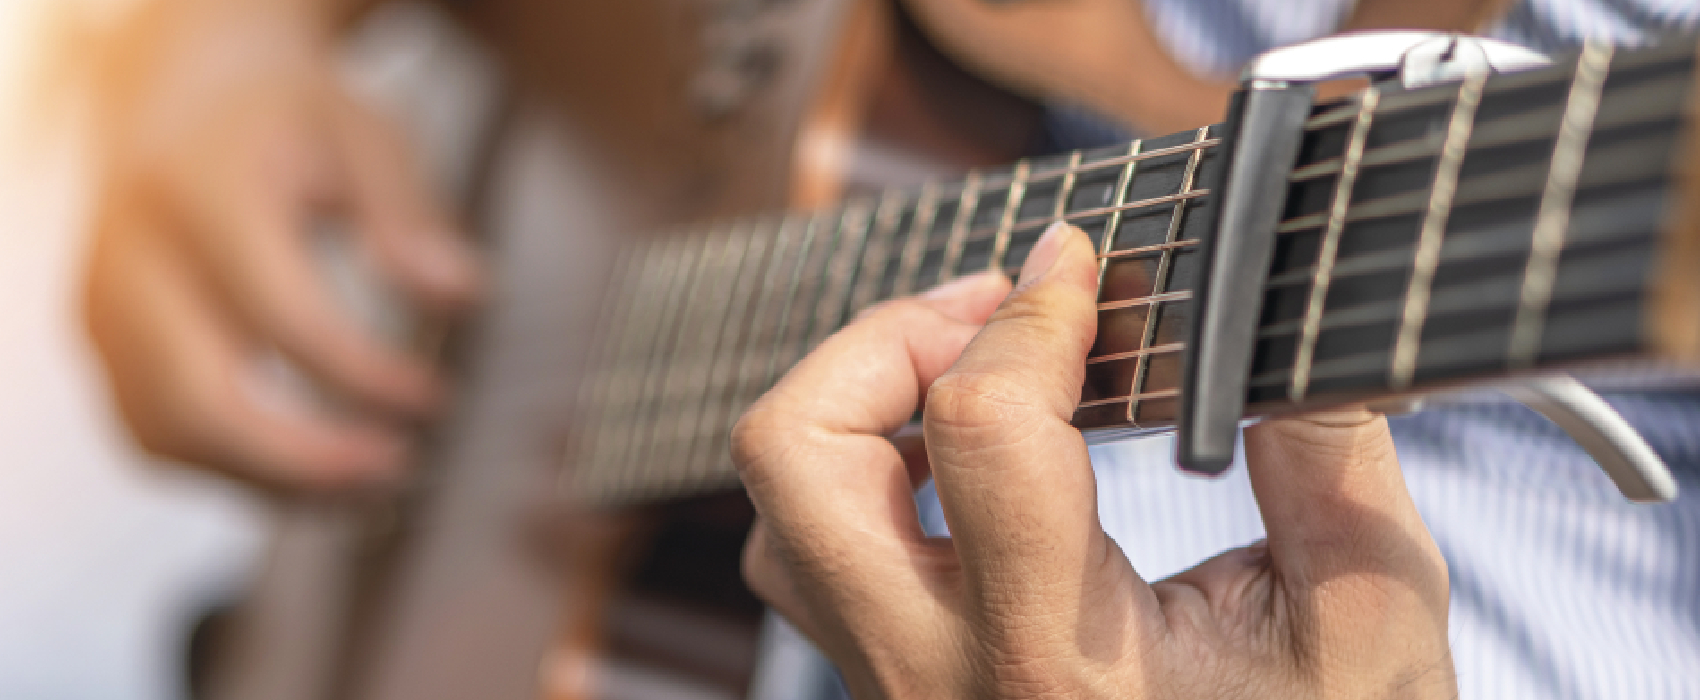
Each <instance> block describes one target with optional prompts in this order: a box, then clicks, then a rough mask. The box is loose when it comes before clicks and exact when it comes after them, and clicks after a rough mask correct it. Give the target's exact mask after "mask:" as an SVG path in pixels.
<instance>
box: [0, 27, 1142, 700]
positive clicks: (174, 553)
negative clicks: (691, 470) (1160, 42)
mask: <svg viewBox="0 0 1700 700" xmlns="http://www.w3.org/2000/svg"><path fill="white" fill-rule="evenodd" d="M0 13H3V14H0V32H3V33H4V35H3V37H0V221H3V222H4V225H3V226H0V229H3V230H4V234H3V235H0V241H3V243H0V246H3V248H0V266H3V268H0V269H3V272H0V280H3V284H0V287H3V288H4V289H5V290H6V293H7V297H6V299H4V300H3V302H0V348H4V349H3V350H0V352H3V353H4V354H3V356H0V387H3V390H0V467H3V468H0V697H5V698H20V699H23V698H90V699H93V698H162V699H163V698H186V697H207V698H213V697H233V698H272V697H275V698H311V697H322V698H333V697H334V698H356V697H359V698H365V697H398V698H400V697H407V698H430V697H443V698H448V697H473V696H476V697H538V696H539V695H543V696H548V697H560V698H576V697H606V698H619V697H630V698H730V697H743V696H745V695H746V694H748V693H752V692H758V693H759V692H765V693H767V694H768V696H770V697H783V696H787V695H792V696H795V692H796V691H795V689H791V690H788V689H787V686H785V681H783V678H784V677H786V674H785V673H781V674H780V675H779V676H776V677H777V678H780V679H781V680H776V681H769V682H768V687H767V689H766V690H765V691H764V690H762V689H761V688H757V687H756V686H758V685H760V684H759V683H756V682H755V681H754V679H755V675H756V673H757V671H756V666H757V663H756V659H757V656H758V647H759V646H760V645H761V644H762V643H763V642H762V641H761V632H760V630H761V625H762V617H761V616H762V612H761V608H760V606H759V604H757V603H756V601H755V600H754V599H753V598H752V597H751V596H750V594H749V593H748V592H747V591H746V590H745V589H744V588H743V586H742V583H741V582H740V581H739V579H738V576H737V568H736V567H737V553H738V550H739V547H740V546H741V542H742V538H743V535H744V532H745V530H746V528H747V524H748V520H749V517H750V513H749V510H748V507H747V505H745V504H744V502H743V499H742V497H741V496H740V495H737V494H735V493H733V492H731V491H729V490H728V489H726V488H724V485H722V486H721V487H720V488H717V489H713V490H712V493H710V494H708V495H697V496H693V497H691V498H683V499H670V500H669V501H667V502H666V503H665V504H664V505H656V506H649V507H644V508H637V509H627V510H624V511H620V512H585V511H582V510H581V509H579V508H576V507H575V506H573V505H572V503H571V502H570V499H569V498H567V497H565V496H562V495H561V491H562V489H561V487H560V485H559V484H560V482H561V480H562V472H563V470H564V469H567V468H568V467H567V465H565V464H564V463H563V462H564V460H565V459H566V457H565V455H567V454H568V453H569V451H568V449H567V447H566V442H567V441H568V439H569V436H570V425H571V417H570V409H571V405H572V401H573V397H574V395H575V392H576V389H577V386H578V384H579V379H580V376H581V375H582V372H583V365H584V363H585V358H586V356H587V354H588V352H589V345H590V343H589V336H590V335H591V330H590V329H591V327H592V325H593V322H594V319H595V315H596V311H597V309H598V308H599V303H600V302H601V301H602V289H603V286H604V284H605V282H606V280H607V278H608V275H609V268H610V266H611V258H612V254H613V251H614V250H615V249H616V248H617V246H618V244H619V242H620V241H622V240H629V239H630V238H629V237H631V236H637V235H641V234H642V232H645V231H655V230H664V229H666V228H668V227H670V226H675V227H676V226H678V225H681V224H684V223H687V222H691V221H697V220H701V219H704V218H709V217H724V216H728V215H740V214H749V213H753V212H760V211H769V210H775V209H780V208H784V207H812V206H818V205H821V204H823V203H828V202H831V201H833V200H835V199H836V198H837V197H839V196H840V194H841V193H843V192H845V191H855V190H863V191H866V190H871V189H873V188H877V187H882V186H886V185H893V184H913V183H916V182H919V181H921V180H923V179H925V178H927V177H931V176H937V175H951V174H955V173H958V172H961V171H963V170H965V169H966V168H969V167H973V166H976V165H986V164H996V163H1003V162H1006V161H1009V160H1012V159H1014V158H1016V157H1019V156H1020V155H1022V154H1025V153H1028V152H1032V151H1034V150H1035V149H1050V150H1054V149H1055V148H1056V147H1058V146H1057V144H1047V143H1044V142H1043V140H1044V139H1045V138H1046V136H1045V134H1044V129H1043V128H1042V126H1043V124H1042V122H1043V116H1042V113H1041V110H1040V109H1039V108H1038V106H1037V103H1036V102H1034V101H1032V100H1030V99H1028V98H1025V97H1020V96H1017V95H1016V94H1014V93H1012V92H1009V91H1006V90H1004V89H1002V88H996V87H993V86H992V85H991V84H990V83H988V82H986V81H984V80H982V79H980V78H977V77H974V76H972V75H971V74H970V73H969V72H967V71H965V70H964V69H962V68H960V67H959V66H958V65H957V64H956V63H955V62H954V61H952V60H950V59H947V58H945V57H944V55H943V54H942V53H940V52H939V51H938V49H937V48H935V46H934V45H933V44H932V43H931V42H930V41H928V40H926V39H925V38H924V37H923V35H922V33H921V31H920V30H919V28H918V27H917V25H916V24H915V22H914V20H913V19H912V18H910V17H909V16H908V15H907V14H905V13H904V12H903V11H902V10H900V9H899V8H898V7H896V6H895V5H892V4H889V3H886V2H883V1H873V0H869V1H860V0H857V1H852V0H843V1H841V0H643V1H641V2H620V3H594V2H582V3H580V2H565V3H556V2H546V1H536V2H531V1H525V0H518V1H497V2H467V1H449V0H445V1H444V2H440V3H431V2H337V1H334V0H326V1H322V2H321V1H319V0H236V1H231V2H226V1H225V0H205V1H202V0H7V1H6V2H5V3H4V4H0ZM969 115H974V118H968V116H969ZM1114 135H1115V134H1114V133H1113V130H1112V131H1111V132H1108V133H1107V134H1099V135H1098V136H1097V138H1100V139H1102V138H1113V137H1114ZM421 251H423V252H421ZM473 309H476V311H471V310H473ZM450 397H452V400H451V399H450ZM771 634H775V633H770V636H771ZM777 634H781V635H783V634H784V631H783V630H781V631H780V632H778V633H777ZM787 639H789V642H787ZM786 643H789V644H791V645H792V646H793V647H797V648H799V649H804V651H800V652H797V653H792V654H790V655H789V656H787V654H786V653H784V652H780V653H778V654H777V656H776V658H779V659H780V665H781V666H784V665H785V664H786V663H789V664H790V668H791V671H790V674H791V676H794V677H799V678H805V679H807V678H808V673H805V671H806V672H810V673H812V672H813V671H814V670H816V669H815V668H814V667H813V666H810V664H815V665H817V666H818V664H819V660H818V659H817V658H814V657H811V656H809V655H808V653H807V652H806V645H804V646H797V645H798V644H799V642H798V641H797V640H796V639H793V638H786V639H778V640H777V641H776V640H772V639H770V640H769V641H768V642H767V644H768V646H769V647H775V645H778V646H781V647H783V646H785V644H786ZM770 656H773V654H770ZM787 659H789V661H787ZM799 664H801V665H800V666H799ZM799 669H802V670H799ZM798 674H802V675H798ZM804 682H806V683H807V682H818V681H811V680H805V681H804ZM776 684H777V685H776ZM775 693H778V695H774V694H775Z"/></svg>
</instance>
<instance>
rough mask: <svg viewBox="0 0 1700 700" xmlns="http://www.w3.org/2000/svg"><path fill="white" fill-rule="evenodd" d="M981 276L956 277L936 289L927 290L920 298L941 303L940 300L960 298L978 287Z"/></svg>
mask: <svg viewBox="0 0 1700 700" xmlns="http://www.w3.org/2000/svg"><path fill="white" fill-rule="evenodd" d="M982 276H983V275H979V274H975V275H969V276H967V277H958V278H956V279H953V280H951V281H949V282H946V283H944V284H941V285H939V286H937V287H933V288H932V289H929V290H927V291H925V292H922V293H921V298H922V299H930V300H933V301H941V300H944V299H955V298H956V297H959V296H962V295H963V294H965V293H967V291H968V290H970V289H973V288H974V287H976V286H978V285H979V284H980V283H981V282H982V281H983V280H981V279H980V278H981V277H982Z"/></svg>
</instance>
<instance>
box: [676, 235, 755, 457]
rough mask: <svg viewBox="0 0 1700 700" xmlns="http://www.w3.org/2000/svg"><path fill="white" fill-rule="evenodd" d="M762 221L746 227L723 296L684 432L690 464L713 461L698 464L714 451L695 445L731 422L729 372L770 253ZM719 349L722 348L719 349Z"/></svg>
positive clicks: (739, 353) (745, 336)
mask: <svg viewBox="0 0 1700 700" xmlns="http://www.w3.org/2000/svg"><path fill="white" fill-rule="evenodd" d="M766 229H767V226H766V224H756V225H753V226H752V227H751V228H750V229H748V230H747V231H746V234H745V235H746V236H747V237H748V238H747V242H746V244H745V246H744V258H743V259H742V260H740V261H739V266H738V269H737V271H736V272H735V273H734V274H735V275H736V277H735V280H734V283H733V285H732V290H731V293H730V294H729V296H728V299H727V313H726V314H725V315H724V316H723V317H722V322H721V332H720V334H719V337H718V338H717V339H716V341H715V343H716V350H715V353H714V356H715V359H714V360H713V362H712V363H711V364H710V367H709V372H708V378H707V380H706V382H705V384H704V389H703V400H702V408H701V409H700V410H699V412H698V418H697V421H696V423H697V425H696V427H695V429H693V430H692V431H691V433H690V434H689V435H688V436H687V439H688V441H689V442H688V448H687V450H686V455H687V456H688V457H689V458H690V465H689V466H690V468H691V469H693V470H694V469H697V468H699V466H700V468H710V467H712V466H713V464H708V465H700V462H701V460H702V459H704V458H714V459H718V454H717V452H715V451H713V450H708V449H705V448H703V447H699V443H700V442H701V438H702V435H703V434H704V433H705V432H706V433H712V432H713V431H720V430H729V429H730V428H731V425H730V424H729V422H728V421H727V420H726V416H727V414H728V413H729V412H730V411H729V409H730V408H731V406H730V405H729V404H730V402H731V400H732V399H733V396H732V387H731V386H729V384H730V383H731V381H732V379H733V376H735V375H733V372H735V371H736V368H737V367H739V366H741V365H742V362H741V360H742V359H743V356H744V354H745V353H747V352H748V348H747V347H746V344H747V343H748V342H749V338H750V332H749V330H750V327H751V326H752V325H753V322H754V316H753V314H752V313H751V311H752V306H753V305H754V303H755V296H756V294H757V293H758V292H759V288H760V285H759V284H757V283H756V282H757V281H758V280H765V279H766V276H767V275H766V271H767V269H768V266H769V257H770V256H771V255H772V253H773V247H774V246H772V245H770V244H769V243H770V240H769V239H770V234H769V233H768V231H767V230H766ZM721 349H724V350H725V351H724V352H722V350H721Z"/></svg>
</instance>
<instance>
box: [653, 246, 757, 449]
mask: <svg viewBox="0 0 1700 700" xmlns="http://www.w3.org/2000/svg"><path fill="white" fill-rule="evenodd" d="M751 226H752V225H751V224H750V223H748V222H741V223H735V224H734V225H733V227H732V229H731V230H730V231H729V232H728V234H727V235H728V238H729V240H728V241H727V245H726V247H725V249H724V250H723V251H722V257H721V262H720V264H719V265H718V266H717V267H716V269H715V273H716V275H717V279H715V280H714V281H713V287H712V288H710V289H709V290H708V291H707V293H706V299H705V301H707V302H709V303H710V304H712V306H710V307H708V309H707V313H704V314H702V316H701V319H700V321H698V323H700V330H699V332H698V334H697V340H698V341H699V345H700V346H701V347H702V348H703V349H704V350H705V351H706V352H702V353H698V354H697V355H696V357H695V358H694V361H693V362H690V363H689V365H688V369H689V371H688V373H687V374H686V375H685V380H684V386H683V387H682V390H681V392H680V393H681V396H680V397H679V399H678V405H679V406H681V407H687V406H688V407H690V408H689V409H688V410H675V411H674V415H675V416H676V419H675V422H676V426H677V427H676V428H675V429H674V430H673V435H672V437H671V438H669V442H670V443H671V444H673V445H674V446H675V447H674V452H673V453H670V454H672V456H671V457H670V458H669V459H667V460H665V461H663V462H661V464H663V465H668V466H673V465H676V466H677V467H678V468H683V469H684V470H685V471H687V472H689V471H690V468H691V467H692V466H693V465H694V463H695V462H696V456H695V455H694V454H693V452H692V448H693V447H694V446H695V442H696V441H695V439H694V436H695V435H696V434H697V432H698V429H699V423H700V422H701V421H702V420H703V419H704V417H706V416H708V415H709V414H710V413H711V409H710V407H709V403H710V398H709V397H710V395H711V394H712V393H713V387H712V386H711V382H712V380H713V377H714V374H715V371H714V370H715V367H716V366H717V365H718V364H719V363H720V360H721V358H722V348H723V347H724V341H725V340H726V336H727V335H728V329H729V328H730V327H731V326H732V325H733V323H734V322H733V321H732V320H731V319H730V318H728V317H729V316H730V315H731V313H732V307H733V304H734V301H735V299H736V295H737V293H738V289H739V287H742V286H747V285H743V284H740V282H741V281H742V280H743V278H744V276H745V271H744V267H745V265H747V264H748V263H749V260H750V244H751V242H752V239H754V238H755V236H754V235H753V232H752V231H751Z"/></svg>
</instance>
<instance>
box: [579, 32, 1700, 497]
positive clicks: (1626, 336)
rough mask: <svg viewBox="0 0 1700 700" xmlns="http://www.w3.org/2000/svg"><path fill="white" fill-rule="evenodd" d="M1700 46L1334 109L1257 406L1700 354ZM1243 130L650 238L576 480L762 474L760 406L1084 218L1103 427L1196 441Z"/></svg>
mask: <svg viewBox="0 0 1700 700" xmlns="http://www.w3.org/2000/svg"><path fill="white" fill-rule="evenodd" d="M1694 60H1695V50H1694V44H1693V42H1692V41H1689V40H1671V41H1669V42H1667V43H1666V45H1664V46H1663V47H1660V48H1653V49H1643V50H1633V51H1630V50H1623V51H1617V52H1613V51H1612V50H1611V49H1609V48H1607V47H1604V46H1600V45H1590V46H1589V47H1588V48H1587V49H1585V50H1584V51H1583V52H1582V53H1581V54H1580V55H1579V56H1571V57H1568V58H1563V59H1561V60H1559V61H1558V62H1557V63H1556V64H1555V65H1553V66H1552V67H1549V68H1544V69H1536V70H1530V71H1526V72H1518V73H1512V74H1502V75H1493V76H1491V77H1487V76H1478V77H1475V78H1471V79H1467V80H1464V81H1462V82H1455V83H1452V84H1446V85H1439V86H1433V87H1428V88H1421V89H1412V90H1405V89H1400V88H1398V87H1395V86H1386V85H1377V86H1372V87H1371V88H1369V89H1367V90H1365V91H1362V92H1359V93H1357V94H1355V95H1352V96H1349V97H1347V98H1345V99H1342V100H1339V101H1334V102H1327V103H1323V104H1320V105H1318V106H1317V107H1315V108H1314V109H1313V111H1312V113H1311V115H1310V117H1309V118H1308V120H1306V121H1305V123H1304V126H1303V130H1304V134H1303V141H1302V145H1301V147H1300V149H1299V155H1298V157H1297V160H1296V162H1294V163H1293V164H1292V167H1291V169H1290V173H1289V175H1288V177H1287V182H1286V185H1285V187H1286V193H1285V202H1286V204H1285V210H1284V213H1283V215H1282V217H1281V222H1280V224H1279V227H1278V229H1277V231H1276V234H1275V235H1276V236H1277V238H1276V242H1275V247H1276V254H1275V259H1274V262H1273V264H1272V266H1271V267H1270V269H1269V271H1268V281H1267V283H1266V284H1265V285H1264V289H1263V293H1262V311H1261V317H1260V320H1259V323H1258V328H1257V332H1256V339H1255V349H1254V353H1253V357H1254V359H1253V361H1252V371H1251V377H1250V384H1249V389H1248V392H1247V395H1246V397H1245V398H1246V405H1247V415H1248V417H1256V416H1263V415H1277V414H1281V413H1286V412H1291V411H1295V410H1299V409H1308V408H1319V407H1325V406H1330V405H1337V404H1342V403H1347V402H1358V401H1369V400H1375V399H1377V398H1381V397H1385V396H1391V395H1410V394H1420V393H1423V392H1429V391H1434V390H1439V389H1443V388H1450V387H1456V386H1460V385H1467V384H1472V383H1481V382H1491V381H1495V380H1500V379H1503V378H1505V377H1507V376H1513V375H1518V374H1523V373H1530V372H1540V371H1544V370H1551V369H1557V368H1578V369H1582V370H1586V371H1590V372H1593V373H1596V374H1602V375H1609V374H1610V373H1612V372H1614V371H1621V368H1624V367H1641V368H1645V367H1647V366H1650V365H1656V364H1658V363H1660V362H1662V361H1669V360H1686V361H1693V360H1695V359H1700V313H1697V311H1696V303H1697V302H1700V274H1697V273H1700V269H1697V267H1700V229H1696V223H1700V222H1696V221H1695V220H1694V218H1693V217H1694V213H1693V212H1692V207H1693V206H1694V203H1695V202H1696V201H1700V200H1697V199H1696V197H1695V194H1696V193H1695V192H1693V191H1691V190H1692V187H1693V183H1692V182H1691V181H1690V180H1689V179H1687V178H1685V172H1686V170H1685V168H1686V167H1687V164H1688V163H1691V162H1696V161H1694V160H1693V158H1692V156H1693V155H1694V154H1696V153H1697V152H1696V151H1695V150H1694V149H1695V145H1694V142H1693V139H1692V138H1691V136H1690V129H1691V125H1690V123H1689V121H1688V114H1689V110H1690V107H1691V105H1692V104H1693V100H1694V90H1693V80H1694ZM1220 144H1221V134H1220V133H1219V127H1214V126H1201V127H1198V128H1196V129H1189V130H1186V131H1182V132H1179V133H1175V134H1171V135H1169V136H1164V137H1159V138H1151V139H1143V140H1138V141H1133V142H1131V143H1127V144H1122V145H1117V146H1112V147H1107V148H1101V149H1094V150H1088V151H1076V152H1071V153H1063V154H1057V155H1054V156H1048V157H1043V158H1034V159H1029V160H1023V161H1020V162H1017V163H1014V164H1012V165H1009V166H1006V167H1001V168H992V169H985V170H982V171H977V172H974V173H971V174H969V175H968V176H967V177H965V178H963V179H959V180H954V181H937V182H929V183H927V184H925V185H923V186H921V187H918V188H906V189H889V190H886V191H884V192H881V193H879V194H877V195H873V196H867V197H858V198H853V199H851V200H849V201H846V202H844V203H842V204H840V205H836V206H832V207H827V208H823V209H819V210H815V211H808V212H795V213H790V214H780V215H774V216H769V217H749V218H744V219H732V220H726V221H722V222H719V223H715V224H710V225H707V226H705V227H703V228H701V229H698V230H692V231H687V232H682V235H679V236H676V237H673V238H669V239H663V240H659V241H655V242H647V243H641V244H637V245H633V246H630V247H629V248H628V249H627V250H626V251H625V252H624V254H623V255H622V257H621V262H620V263H619V268H618V269H619V273H618V275H617V277H616V279H617V280H618V282H617V284H616V285H615V286H614V287H613V288H611V290H610V295H609V303H608V305H607V307H606V313H605V318H604V320H603V332H602V334H601V336H600V337H601V338H603V343H604V344H603V347H602V349H601V351H600V352H601V355H600V357H601V359H600V361H599V367H600V369H599V370H598V371H597V372H596V374H595V378H594V379H593V380H592V381H591V382H590V383H589V384H588V386H587V389H586V390H585V393H584V403H583V407H584V410H583V414H582V421H581V424H580V425H581V426H582V430H581V432H580V433H579V435H580V439H579V440H578V442H577V445H576V450H577V451H576V452H575V453H574V455H573V456H572V457H571V458H569V460H568V462H569V463H571V464H573V465H574V467H573V469H572V471H571V474H570V477H569V478H570V479H571V488H570V490H571V492H572V493H573V494H574V495H576V496H577V497H579V498H582V499H585V500H586V501H589V502H594V503H599V504H626V503H633V502H643V501H651V500H656V499H671V498H678V497H681V496H686V495H691V494H698V493H705V492H712V491H716V490H722V489H730V488H735V487H736V475H735V473H734V471H733V469H732V467H731V464H730V460H729V456H728V449H727V436H728V433H729V430H730V427H731V424H732V422H733V421H734V420H736V418H737V416H738V415H739V414H740V413H741V411H742V410H743V409H744V408H745V407H746V406H747V405H748V404H749V403H750V402H752V401H753V400H754V399H755V398H756V397H758V396H759V395H760V394H761V393H762V392H763V391H764V390H765V389H766V388H767V387H769V386H770V385H771V384H772V383H773V382H774V381H776V379H777V378H778V377H779V376H780V375H781V374H782V373H783V372H784V371H785V370H786V369H787V368H788V367H789V366H790V365H791V364H792V363H794V362H796V361H797V360H798V359H799V358H801V357H802V356H803V355H804V354H806V353H807V352H808V351H809V349H810V348H812V347H813V346H814V345H816V344H818V343H819V342H820V341H821V340H822V339H824V338H825V337H826V336H827V335H829V334H830V333H832V332H833V331H834V330H836V329H838V328H840V327H841V326H842V325H844V324H845V323H846V322H848V321H849V320H850V319H851V318H853V317H854V316H855V314H856V313H857V312H859V311H860V310H862V309H865V308H867V307H868V306H870V305H873V304H876V303H879V302H880V301H882V300H885V299H890V298H893V297H897V296H903V295H906V294H910V293H913V292H917V291H920V290H923V289H926V288H928V287H931V286H933V285H935V284H938V283H941V282H944V281H948V280H950V279H952V278H954V277H958V276H961V275H965V274H969V273H973V272H977V271H981V270H988V269H989V270H1003V271H1013V270H1017V269H1019V267H1020V265H1021V262H1022V260H1023V259H1024V257H1025V255H1026V253H1027V251H1028V249H1029V248H1030V247H1031V246H1032V245H1033V243H1034V242H1035V241H1036V240H1037V238H1038V237H1039V235H1040V233H1041V232H1042V231H1043V230H1044V228H1045V227H1046V226H1048V225H1049V224H1050V223H1051V222H1054V221H1058V220H1064V221H1068V222H1070V223H1073V224H1076V225H1078V226H1080V227H1081V228H1083V229H1085V230H1086V231H1087V232H1088V233H1089V234H1090V235H1091V236H1092V238H1093V240H1094V241H1095V242H1096V244H1097V245H1098V249H1099V260H1100V263H1099V264H1100V290H1099V297H1098V302H1099V304H1098V309H1099V311H1098V338H1097V341H1096V344H1095V345H1094V347H1093V348H1092V351H1091V353H1090V356H1089V358H1088V359H1087V368H1086V381H1085V385H1084V386H1083V387H1082V393H1081V401H1080V404H1079V406H1078V407H1077V410H1076V413H1075V419H1074V422H1075V424H1076V425H1077V426H1078V427H1079V428H1081V430H1082V431H1083V432H1084V433H1085V434H1086V436H1087V437H1088V439H1110V438H1120V437H1124V436H1129V435H1141V434H1149V433H1152V432H1159V431H1165V430H1168V429H1170V428H1171V427H1172V426H1173V424H1174V421H1175V418H1176V410H1177V400H1178V398H1179V378H1180V372H1181V367H1182V363H1183V362H1184V357H1185V353H1186V352H1187V343H1186V342H1185V339H1186V338H1187V337H1188V329H1189V327H1190V324H1192V323H1193V322H1194V320H1195V319H1194V307H1193V304H1192V298H1193V291H1192V290H1193V288H1194V285H1195V279H1196V276H1197V274H1198V269H1199V263H1200V260H1199V255H1198V250H1199V245H1200V241H1201V238H1202V237H1203V236H1205V235H1207V234H1208V231H1206V227H1207V222H1209V221H1210V220H1211V219H1212V216H1211V209H1212V207H1214V206H1216V205H1217V201H1218V200H1217V198H1216V197H1214V196H1213V192H1212V190H1211V188H1210V186H1209V185H1208V183H1212V182H1215V181H1216V180H1217V179H1218V175H1219V170H1220V168H1221V167H1222V163H1221V158H1220V156H1219V150H1220ZM685 234H688V235H685Z"/></svg>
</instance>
